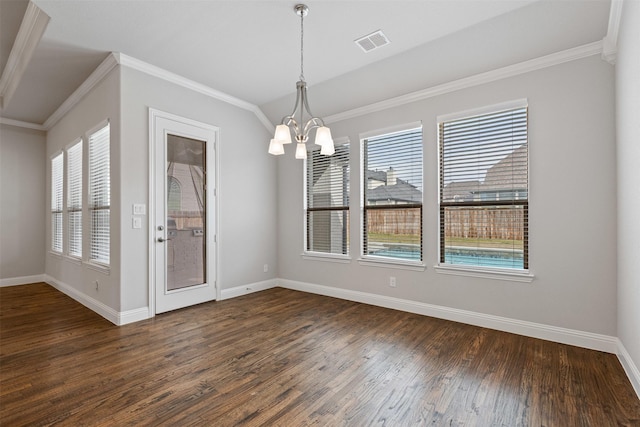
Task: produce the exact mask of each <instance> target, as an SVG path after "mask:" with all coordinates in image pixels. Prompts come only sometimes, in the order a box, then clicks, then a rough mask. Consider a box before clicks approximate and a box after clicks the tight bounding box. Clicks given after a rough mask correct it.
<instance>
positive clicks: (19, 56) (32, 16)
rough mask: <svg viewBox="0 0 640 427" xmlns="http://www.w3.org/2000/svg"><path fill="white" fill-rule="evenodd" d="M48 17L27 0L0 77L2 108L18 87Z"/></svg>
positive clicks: (47, 22)
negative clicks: (25, 8) (27, 2)
mask: <svg viewBox="0 0 640 427" xmlns="http://www.w3.org/2000/svg"><path fill="white" fill-rule="evenodd" d="M50 19H51V18H49V15H47V14H46V13H44V12H43V11H42V9H40V8H39V7H38V6H36V5H35V4H34V3H33V2H29V4H28V6H27V10H26V11H25V13H24V17H23V18H22V23H21V24H20V28H19V29H18V34H17V35H16V39H15V41H14V42H13V47H12V48H11V52H10V53H9V58H8V59H7V64H6V65H5V67H4V70H3V72H2V77H1V78H0V98H1V99H2V108H3V109H4V108H6V106H7V104H8V103H9V100H10V99H11V97H12V96H13V93H14V92H15V90H16V88H17V87H18V83H20V79H21V78H22V75H23V74H24V70H25V69H26V68H27V65H28V64H29V61H31V57H32V56H33V52H35V50H36V47H38V44H39V43H40V39H41V38H42V34H44V30H45V29H46V28H47V25H48V24H49V20H50Z"/></svg>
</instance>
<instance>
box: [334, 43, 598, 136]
mask: <svg viewBox="0 0 640 427" xmlns="http://www.w3.org/2000/svg"><path fill="white" fill-rule="evenodd" d="M602 45H603V43H602V41H597V42H593V43H589V44H586V45H582V46H578V47H575V48H572V49H567V50H563V51H560V52H556V53H552V54H550V55H545V56H541V57H539V58H535V59H530V60H528V61H524V62H520V63H517V64H513V65H508V66H506V67H502V68H498V69H495V70H491V71H487V72H484V73H480V74H476V75H473V76H469V77H465V78H462V79H458V80H454V81H451V82H448V83H443V84H441V85H437V86H432V87H430V88H427V89H423V90H419V91H416V92H412V93H408V94H406V95H401V96H397V97H394V98H389V99H386V100H384V101H380V102H376V103H373V104H370V105H366V106H364V107H358V108H354V109H352V110H347V111H343V112H341V113H337V114H333V115H331V116H327V117H325V119H324V121H325V123H327V124H330V123H335V122H339V121H342V120H347V119H352V118H354V117H360V116H364V115H366V114H371V113H375V112H378V111H382V110H386V109H389V108H393V107H399V106H401V105H405V104H409V103H411V102H416V101H421V100H424V99H428V98H433V97H435V96H439V95H444V94H447V93H450V92H454V91H457V90H461V89H467V88H471V87H474V86H479V85H482V84H485V83H491V82H494V81H496V80H501V79H505V78H508V77H514V76H518V75H520V74H524V73H529V72H531V71H536V70H541V69H543V68H547V67H552V66H554V65H559V64H563V63H565V62H570V61H575V60H577V59H582V58H586V57H589V56H593V55H599V54H601V53H602Z"/></svg>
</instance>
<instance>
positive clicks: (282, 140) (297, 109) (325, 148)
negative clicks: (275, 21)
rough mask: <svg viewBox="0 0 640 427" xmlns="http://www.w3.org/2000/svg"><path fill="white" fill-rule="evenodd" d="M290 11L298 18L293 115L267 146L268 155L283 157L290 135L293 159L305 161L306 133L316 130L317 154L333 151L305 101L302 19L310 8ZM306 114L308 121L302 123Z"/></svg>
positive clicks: (326, 131) (325, 129)
mask: <svg viewBox="0 0 640 427" xmlns="http://www.w3.org/2000/svg"><path fill="white" fill-rule="evenodd" d="M293 10H294V11H295V12H296V15H298V16H299V17H300V80H298V82H297V83H296V92H297V93H296V104H295V106H294V107H293V112H292V113H291V114H289V115H288V116H285V117H284V118H283V119H282V121H281V122H280V124H279V125H278V126H276V132H275V135H274V136H273V139H272V140H271V142H270V143H269V154H273V155H275V156H278V155H280V154H284V144H291V141H292V140H291V133H293V135H294V137H295V140H296V142H297V145H296V159H306V158H307V145H306V143H307V140H308V139H309V132H310V131H311V130H312V129H316V139H315V143H316V144H317V145H319V146H320V147H321V148H320V154H323V155H325V156H330V155H332V154H333V153H334V152H335V148H334V146H333V139H331V130H330V129H329V128H328V127H326V126H325V125H324V121H323V120H322V119H321V118H320V117H315V116H314V115H313V114H312V113H311V110H310V109H309V101H308V99H307V82H306V81H305V80H304V17H305V16H306V15H307V13H309V8H308V7H307V6H306V5H304V4H298V5H296V6H295V7H294V8H293ZM305 112H306V116H307V117H309V119H308V120H307V121H306V122H305V121H304V118H305Z"/></svg>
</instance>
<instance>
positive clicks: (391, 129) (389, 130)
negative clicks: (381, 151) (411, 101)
mask: <svg viewBox="0 0 640 427" xmlns="http://www.w3.org/2000/svg"><path fill="white" fill-rule="evenodd" d="M418 128H419V129H422V121H417V122H411V123H404V124H401V125H394V126H388V127H386V128H382V129H374V130H369V131H366V132H362V133H361V134H359V135H358V136H359V138H360V142H362V140H364V139H368V138H375V137H378V136H385V135H389V134H393V133H400V132H408V131H410V130H414V129H418Z"/></svg>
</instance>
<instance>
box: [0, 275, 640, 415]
mask: <svg viewBox="0 0 640 427" xmlns="http://www.w3.org/2000/svg"><path fill="white" fill-rule="evenodd" d="M53 424H55V425H63V426H67V425H68V426H82V425H87V426H126V425H135V426H143V425H153V426H164V425H167V426H169V425H171V426H190V425H204V426H235V425H246V426H260V425H268V426H308V425H321V426H367V425H381V426H419V425H425V426H426V425H429V426H561V427H567V426H597V427H601V426H621V425H622V426H640V400H639V399H638V398H637V396H636V395H635V393H634V391H633V389H632V387H631V384H630V383H629V380H628V378H626V376H625V374H624V372H623V370H622V367H621V365H620V363H619V361H618V360H617V358H616V356H615V355H612V354H606V353H601V352H597V351H591V350H585V349H582V348H578V347H572V346H567V345H562V344H556V343H551V342H548V341H542V340H537V339H532V338H526V337H521V336H517V335H512V334H507V333H503V332H497V331H493V330H489V329H484V328H479V327H474V326H469V325H463V324H459V323H454V322H448V321H445V320H440V319H434V318H429V317H424V316H419V315H415V314H410V313H404V312H400V311H394V310H388V309H384V308H379V307H373V306H368V305H364V304H358V303H353V302H349V301H343V300H339V299H333V298H327V297H322V296H317V295H311V294H306V293H301V292H295V291H290V290H285V289H281V288H276V289H271V290H268V291H263V292H259V293H255V294H251V295H246V296H244V297H240V298H235V299H231V300H226V301H220V302H213V303H208V304H202V305H199V306H195V307H190V308H187V309H183V310H179V311H175V312H172V313H167V314H163V315H160V316H157V317H155V318H153V319H150V320H146V321H142V322H138V323H135V324H130V325H126V326H121V327H117V326H114V325H112V324H111V323H109V322H108V321H106V320H104V319H102V318H101V317H100V316H98V315H97V314H95V313H93V312H91V311H90V310H88V309H86V308H85V307H83V306H81V305H80V304H78V303H76V302H75V301H73V300H71V299H70V298H68V297H67V296H65V295H63V294H61V293H59V292H58V291H56V290H55V289H53V288H51V287H50V286H48V285H46V284H33V285H24V286H16V287H8V288H7V287H5V288H0V425H2V426H21V425H29V426H40V425H53Z"/></svg>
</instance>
